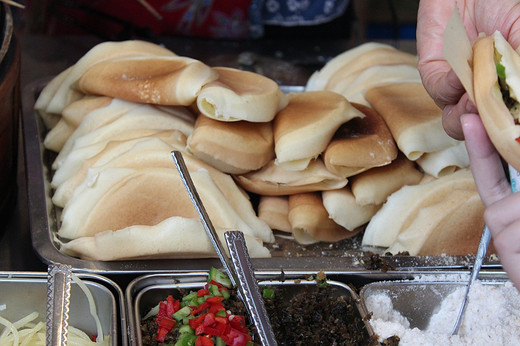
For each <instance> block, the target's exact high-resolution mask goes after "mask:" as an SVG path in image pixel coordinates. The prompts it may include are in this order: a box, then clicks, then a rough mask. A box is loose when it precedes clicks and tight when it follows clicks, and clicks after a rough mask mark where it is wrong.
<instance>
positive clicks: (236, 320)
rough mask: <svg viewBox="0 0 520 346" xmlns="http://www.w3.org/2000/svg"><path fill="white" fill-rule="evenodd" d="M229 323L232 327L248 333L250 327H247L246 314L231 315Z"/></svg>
mask: <svg viewBox="0 0 520 346" xmlns="http://www.w3.org/2000/svg"><path fill="white" fill-rule="evenodd" d="M229 323H230V324H231V327H233V328H235V329H236V330H238V331H240V332H242V333H248V332H249V329H248V328H247V327H246V319H245V317H244V316H239V315H231V316H229Z"/></svg>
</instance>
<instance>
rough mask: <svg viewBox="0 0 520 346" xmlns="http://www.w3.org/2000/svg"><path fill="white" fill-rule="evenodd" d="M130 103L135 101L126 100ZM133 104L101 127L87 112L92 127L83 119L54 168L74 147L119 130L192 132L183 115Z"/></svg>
mask: <svg viewBox="0 0 520 346" xmlns="http://www.w3.org/2000/svg"><path fill="white" fill-rule="evenodd" d="M128 103H129V104H135V103H132V102H128ZM136 105H138V106H137V107H133V108H131V109H129V110H127V111H125V112H123V114H120V115H119V116H118V115H117V114H115V113H113V114H110V116H111V117H114V119H113V121H111V122H106V120H107V118H108V117H105V118H104V123H103V126H100V124H99V121H98V120H99V119H96V121H94V119H91V118H90V114H89V115H88V116H87V117H86V118H85V120H86V119H87V118H89V120H93V123H96V125H94V128H91V127H88V126H87V125H85V126H84V123H85V121H83V122H82V123H81V125H80V126H79V127H78V128H77V129H76V130H75V131H74V133H73V134H72V135H71V136H70V137H69V139H67V142H65V145H64V146H63V148H62V150H61V151H60V152H59V154H58V156H57V157H56V159H55V161H54V162H53V168H55V169H58V168H60V167H61V165H62V164H63V162H64V161H65V160H66V158H67V156H68V155H69V153H70V152H71V151H73V150H75V149H77V148H81V147H84V146H87V145H91V144H93V143H96V142H99V141H103V140H106V139H110V138H112V137H114V136H116V135H118V134H120V133H123V132H126V131H129V130H137V129H155V130H179V131H181V132H182V133H183V134H184V135H186V136H189V135H190V134H191V132H192V131H193V124H192V123H191V122H189V121H186V120H184V119H185V118H184V116H176V115H173V114H171V113H168V112H164V111H162V110H160V109H159V108H156V107H154V106H151V105H147V104H136ZM178 111H179V112H180V113H185V112H189V111H188V110H187V109H186V108H184V107H179V108H178Z"/></svg>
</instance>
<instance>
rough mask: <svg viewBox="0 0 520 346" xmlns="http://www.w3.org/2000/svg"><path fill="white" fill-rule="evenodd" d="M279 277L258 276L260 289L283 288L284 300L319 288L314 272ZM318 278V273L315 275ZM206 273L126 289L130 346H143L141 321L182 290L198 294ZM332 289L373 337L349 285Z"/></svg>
mask: <svg viewBox="0 0 520 346" xmlns="http://www.w3.org/2000/svg"><path fill="white" fill-rule="evenodd" d="M280 274H281V273H280V272H278V273H268V272H257V273H256V275H257V278H258V279H259V285H260V286H263V285H269V286H275V287H280V288H281V287H283V291H282V292H283V293H282V294H284V296H287V297H288V299H290V297H292V296H293V295H294V294H297V293H298V292H301V290H302V289H303V288H304V287H305V286H306V285H316V282H315V281H312V280H306V278H308V277H309V276H310V275H313V273H311V272H288V273H285V275H284V276H283V278H282V277H281V276H280ZM314 274H316V273H314ZM207 275H208V273H207V272H195V273H187V274H185V275H182V274H151V275H144V276H141V277H138V278H136V279H134V280H133V281H132V282H131V283H130V284H129V285H128V286H127V289H126V306H127V310H128V315H129V320H128V321H129V343H130V345H142V341H141V340H142V336H141V330H140V327H139V326H140V321H141V319H142V317H143V316H144V315H145V314H146V313H147V312H148V311H149V309H151V308H152V307H153V306H155V305H157V304H158V303H159V301H161V300H164V299H165V297H166V296H167V295H168V294H173V295H174V296H177V298H180V296H181V295H180V293H179V289H187V290H196V289H199V288H201V287H203V286H204V285H205V284H206V282H207ZM327 282H328V283H329V285H330V286H332V287H335V288H336V291H335V294H337V295H338V296H340V295H341V296H345V297H347V299H350V300H351V301H352V302H353V303H354V305H355V306H356V308H357V311H358V312H359V316H360V317H361V318H362V319H363V321H364V323H365V327H366V331H367V338H370V337H372V336H373V334H374V333H373V331H372V327H371V326H370V324H369V323H368V320H367V318H366V317H367V316H366V312H365V311H366V310H365V309H364V308H363V306H362V305H361V303H360V299H359V297H358V294H357V293H356V292H355V290H354V288H353V287H351V286H350V285H349V284H347V283H345V282H341V281H335V280H327Z"/></svg>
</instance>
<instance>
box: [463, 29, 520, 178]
mask: <svg viewBox="0 0 520 346" xmlns="http://www.w3.org/2000/svg"><path fill="white" fill-rule="evenodd" d="M498 56H499V57H498ZM497 63H500V64H501V65H502V66H503V67H504V68H505V84H507V87H508V89H509V94H510V96H511V98H512V99H513V100H514V101H515V103H516V106H515V107H516V110H515V111H514V114H515V115H514V117H513V115H512V112H511V111H510V109H509V108H508V106H506V104H505V102H504V100H503V98H502V94H501V91H500V89H501V88H500V85H499V79H498V75H497V67H496V66H497ZM519 74H520V56H519V55H518V53H517V52H516V51H515V50H514V49H513V48H512V47H511V45H510V44H509V43H508V42H507V41H506V40H505V39H504V37H503V36H502V35H501V34H500V32H498V31H497V32H496V33H495V34H494V35H493V36H487V37H481V38H479V39H478V40H477V41H476V42H475V44H474V45H473V80H474V92H475V103H476V105H477V109H478V112H479V114H480V118H481V119H482V123H483V124H484V127H485V128H486V132H487V134H488V136H489V139H491V141H492V142H493V144H494V146H495V148H496V149H497V151H498V152H499V153H500V155H501V156H502V157H503V158H504V160H506V161H507V162H508V163H509V164H510V165H511V166H513V167H514V168H515V169H516V170H520V142H518V138H519V137H520V125H518V121H519V118H518V117H519V115H518V114H519V112H518V100H519V97H520V82H519V80H518V76H519ZM515 119H516V120H515Z"/></svg>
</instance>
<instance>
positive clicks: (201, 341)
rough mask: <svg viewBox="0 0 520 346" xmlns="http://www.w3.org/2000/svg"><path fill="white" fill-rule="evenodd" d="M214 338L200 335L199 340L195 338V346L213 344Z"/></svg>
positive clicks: (209, 345) (210, 345) (211, 345)
mask: <svg viewBox="0 0 520 346" xmlns="http://www.w3.org/2000/svg"><path fill="white" fill-rule="evenodd" d="M213 345H214V343H213V340H211V339H210V338H209V337H206V336H199V337H198V338H197V340H195V346H213Z"/></svg>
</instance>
